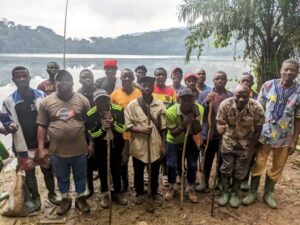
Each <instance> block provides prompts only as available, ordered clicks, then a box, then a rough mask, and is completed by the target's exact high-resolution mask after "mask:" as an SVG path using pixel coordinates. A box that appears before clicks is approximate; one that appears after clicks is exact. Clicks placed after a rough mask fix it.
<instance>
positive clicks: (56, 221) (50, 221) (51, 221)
mask: <svg viewBox="0 0 300 225" xmlns="http://www.w3.org/2000/svg"><path fill="white" fill-rule="evenodd" d="M64 223H66V218H62V219H41V220H40V222H39V224H64Z"/></svg>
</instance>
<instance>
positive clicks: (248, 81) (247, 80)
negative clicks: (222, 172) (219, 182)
mask: <svg viewBox="0 0 300 225" xmlns="http://www.w3.org/2000/svg"><path fill="white" fill-rule="evenodd" d="M240 84H244V85H246V86H248V87H249V89H250V98H252V99H254V100H256V99H257V97H258V95H257V93H256V92H255V91H254V90H253V89H252V86H253V84H254V77H253V76H252V74H250V73H248V72H244V73H242V76H241V78H240ZM254 158H255V155H253V160H252V162H253V161H254ZM252 162H251V163H250V165H251V164H252ZM250 167H251V166H250ZM250 167H249V171H248V173H247V176H246V177H245V179H244V180H243V181H242V183H241V190H242V191H248V190H249V185H248V180H249V176H250Z"/></svg>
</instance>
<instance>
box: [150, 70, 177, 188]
mask: <svg viewBox="0 0 300 225" xmlns="http://www.w3.org/2000/svg"><path fill="white" fill-rule="evenodd" d="M154 77H155V85H154V90H153V97H154V98H155V99H157V100H159V101H161V102H162V103H163V104H164V105H165V107H166V109H168V108H169V107H170V106H172V105H173V104H175V102H176V92H175V91H174V90H173V88H171V87H168V86H166V80H167V71H166V70H165V69H164V68H162V67H159V68H157V69H155V70H154ZM162 169H163V177H162V183H163V185H164V186H168V173H167V161H166V157H163V158H162Z"/></svg>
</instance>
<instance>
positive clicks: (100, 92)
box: [93, 89, 110, 102]
mask: <svg viewBox="0 0 300 225" xmlns="http://www.w3.org/2000/svg"><path fill="white" fill-rule="evenodd" d="M102 96H105V97H108V98H110V95H109V94H108V93H107V92H106V91H105V90H103V89H98V90H97V91H95V92H94V94H93V100H94V102H95V101H96V100H97V99H98V98H100V97H102Z"/></svg>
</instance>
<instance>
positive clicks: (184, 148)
mask: <svg viewBox="0 0 300 225" xmlns="http://www.w3.org/2000/svg"><path fill="white" fill-rule="evenodd" d="M191 125H192V124H191V123H190V124H189V125H188V127H187V131H186V133H185V136H184V142H183V149H182V158H181V170H182V171H181V186H180V210H183V188H184V187H183V186H184V161H185V152H186V143H187V139H188V136H189V133H190V129H191Z"/></svg>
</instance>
